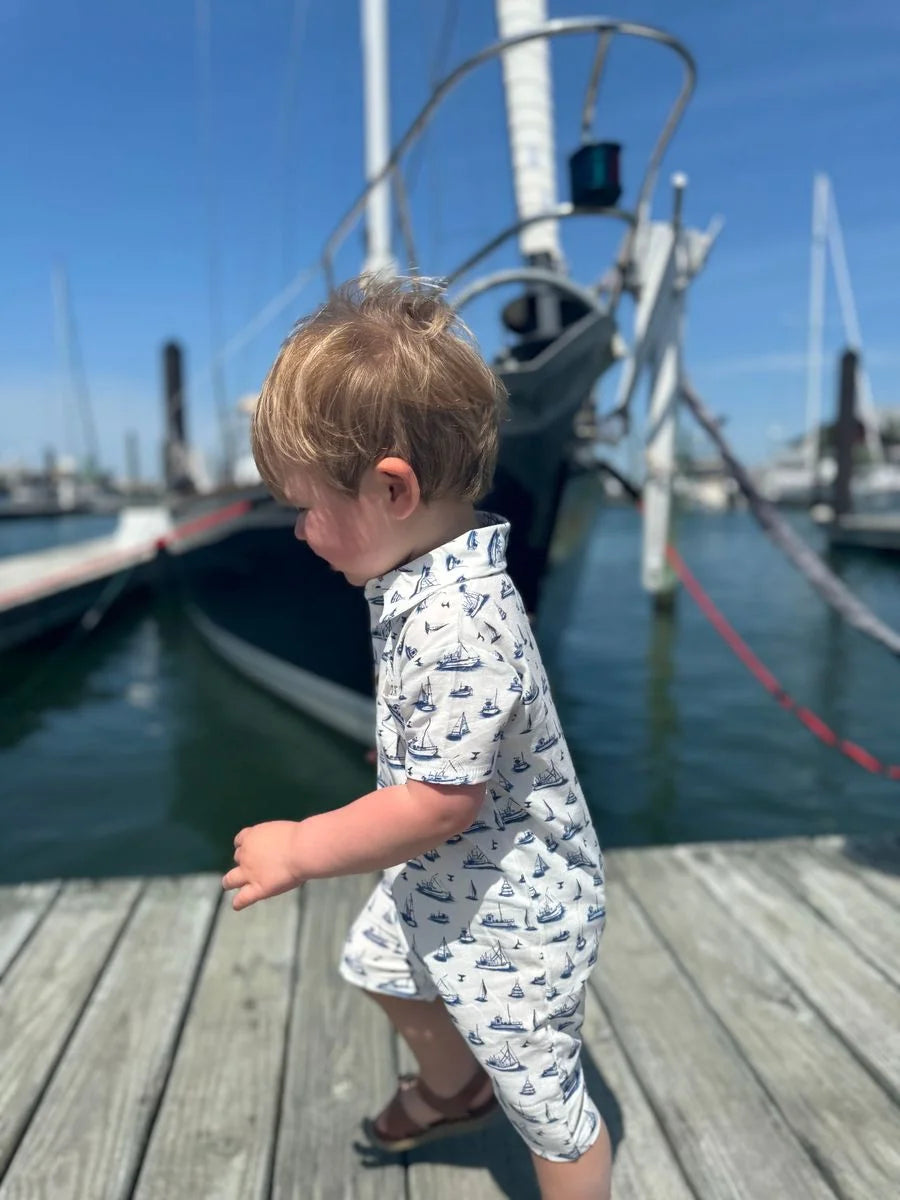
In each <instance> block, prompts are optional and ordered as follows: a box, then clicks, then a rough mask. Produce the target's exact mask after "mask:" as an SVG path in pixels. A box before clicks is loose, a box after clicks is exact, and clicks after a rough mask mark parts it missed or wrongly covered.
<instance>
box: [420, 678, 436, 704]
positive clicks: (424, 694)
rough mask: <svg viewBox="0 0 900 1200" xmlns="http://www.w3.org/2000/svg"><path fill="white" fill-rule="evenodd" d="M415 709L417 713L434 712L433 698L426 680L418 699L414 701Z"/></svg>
mask: <svg viewBox="0 0 900 1200" xmlns="http://www.w3.org/2000/svg"><path fill="white" fill-rule="evenodd" d="M416 708H417V709H418V710H419V712H434V696H433V694H432V691H431V680H430V679H426V680H425V682H424V683H423V684H422V689H421V691H420V692H419V698H418V700H417V701H416Z"/></svg>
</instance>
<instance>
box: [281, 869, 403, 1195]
mask: <svg viewBox="0 0 900 1200" xmlns="http://www.w3.org/2000/svg"><path fill="white" fill-rule="evenodd" d="M373 884H374V876H360V877H356V878H350V879H328V880H315V881H314V882H312V883H308V884H307V885H306V887H305V889H304V897H303V901H304V911H303V918H302V927H301V933H300V953H299V958H298V962H299V966H298V977H297V986H296V990H295V993H294V999H293V1003H292V1010H291V1023H290V1033H289V1037H288V1053H287V1062H286V1066H287V1071H286V1076H285V1086H284V1101H283V1104H282V1108H281V1115H280V1119H279V1124H278V1135H277V1152H276V1156H275V1172H274V1178H273V1188H272V1200H294V1198H295V1197H298V1196H302V1197H303V1198H304V1200H351V1198H352V1200H382V1198H384V1197H392V1196H397V1197H402V1196H403V1194H404V1183H403V1174H404V1170H403V1166H402V1164H401V1163H400V1162H399V1161H386V1162H384V1163H383V1164H382V1165H379V1166H377V1167H372V1168H371V1169H365V1168H362V1167H361V1155H362V1158H363V1159H365V1158H367V1157H371V1156H367V1155H366V1154H365V1153H364V1152H361V1149H360V1143H361V1140H362V1135H361V1130H360V1120H361V1118H362V1117H363V1116H367V1115H371V1114H372V1113H374V1112H376V1111H377V1110H378V1108H379V1107H380V1106H381V1105H382V1104H383V1103H384V1102H385V1100H386V1099H387V1097H388V1096H390V1095H391V1093H392V1091H393V1089H394V1086H395V1082H396V1068H395V1063H394V1053H393V1048H392V1044H391V1043H392V1038H391V1030H390V1026H389V1024H388V1021H387V1018H386V1017H385V1016H384V1014H383V1013H382V1012H380V1011H379V1009H378V1008H377V1006H376V1005H375V1004H374V1003H373V1001H371V1000H369V999H368V998H367V997H366V996H365V995H364V994H362V993H361V992H360V991H359V989H358V988H355V987H353V986H352V985H351V984H348V983H345V982H344V980H343V979H342V978H341V976H340V975H339V974H338V970H337V964H338V960H339V957H340V950H341V946H342V945H343V942H344V938H345V936H346V933H347V930H348V928H349V926H350V923H351V922H352V920H353V919H354V917H355V916H356V914H357V912H358V911H359V909H360V908H361V907H362V905H363V903H364V901H365V900H366V898H367V897H368V895H369V893H370V892H371V890H372V887H373Z"/></svg>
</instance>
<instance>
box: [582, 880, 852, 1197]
mask: <svg viewBox="0 0 900 1200" xmlns="http://www.w3.org/2000/svg"><path fill="white" fill-rule="evenodd" d="M612 874H613V875H614V868H613V870H612ZM614 885H615V879H614V878H613V880H612V886H613V888H614ZM611 895H612V900H611V902H610V906H609V911H610V922H609V927H608V928H607V931H606V933H605V934H604V942H605V945H604V947H603V955H602V963H603V968H602V970H601V971H600V973H599V974H598V975H596V976H595V977H594V979H595V980H596V983H595V984H594V985H593V986H595V987H596V989H597V992H598V993H599V995H600V998H601V1001H602V1003H603V1007H604V1008H605V1010H606V1012H607V1014H608V1015H609V1019H610V1021H611V1022H612V1025H613V1029H614V1030H615V1033H616V1035H617V1037H618V1038H619V1040H620V1041H621V1043H622V1045H623V1047H624V1049H625V1053H626V1055H627V1057H628V1060H629V1063H630V1064H631V1067H632V1069H633V1070H634V1072H635V1074H636V1075H637V1077H638V1078H639V1080H640V1083H641V1087H642V1089H643V1091H644V1092H645V1094H646V1095H647V1096H648V1097H649V1098H650V1100H651V1103H652V1105H653V1109H654V1111H655V1113H656V1115H657V1118H658V1119H659V1121H660V1122H661V1123H662V1125H663V1127H664V1129H665V1130H666V1133H667V1135H668V1138H669V1140H670V1142H671V1144H672V1146H673V1147H674V1150H675V1153H676V1155H677V1157H678V1160H679V1163H680V1166H681V1168H682V1170H683V1172H684V1174H685V1176H686V1177H687V1179H688V1182H689V1184H690V1186H691V1187H693V1189H694V1190H695V1191H696V1193H697V1195H698V1196H703V1197H709V1198H710V1200H712V1198H713V1197H716V1198H718V1197H723V1196H728V1197H729V1198H733V1200H759V1197H760V1196H803V1197H804V1200H817V1198H819V1197H833V1195H834V1193H833V1192H832V1190H831V1188H829V1187H828V1185H827V1184H826V1183H825V1181H824V1179H823V1178H822V1176H821V1175H820V1174H819V1172H818V1170H817V1169H816V1168H815V1166H814V1165H813V1163H812V1162H811V1161H810V1159H809V1158H808V1157H807V1155H806V1153H805V1152H804V1150H803V1148H802V1147H801V1145H800V1143H799V1142H798V1141H797V1139H796V1137H795V1135H794V1134H793V1132H792V1131H791V1130H790V1128H789V1127H788V1125H787V1124H786V1122H785V1121H784V1118H783V1117H782V1116H781V1114H780V1113H779V1112H778V1110H777V1108H776V1106H775V1105H774V1104H773V1102H772V1100H771V1099H770V1098H769V1096H768V1095H766V1093H765V1091H764V1090H763V1089H762V1088H761V1087H760V1085H759V1083H758V1081H757V1080H756V1078H755V1076H754V1074H753V1071H752V1069H751V1067H750V1065H749V1064H748V1063H747V1061H746V1059H745V1058H744V1057H743V1055H742V1054H740V1053H739V1052H738V1051H737V1050H736V1049H735V1046H734V1043H733V1042H732V1040H731V1038H730V1037H729V1035H728V1034H727V1033H726V1032H725V1031H724V1030H723V1029H722V1028H721V1026H720V1024H719V1022H718V1021H717V1020H716V1019H715V1017H714V1016H713V1015H712V1014H711V1012H710V1010H709V1009H708V1008H707V1006H706V1005H705V1004H704V1002H703V1001H702V1000H701V998H700V997H699V995H698V994H697V991H696V989H695V988H694V986H693V984H692V983H691V982H690V980H689V979H688V978H687V977H686V976H685V974H684V972H683V970H682V968H681V966H680V965H679V964H678V963H677V962H676V960H675V959H674V958H673V957H672V955H671V954H670V952H669V950H668V949H667V948H666V947H665V946H664V945H663V944H662V943H661V942H660V940H659V939H658V937H657V936H656V935H655V934H654V933H653V931H652V930H651V928H650V926H649V925H648V923H647V920H646V918H645V917H644V915H643V913H642V912H641V910H640V908H639V907H638V905H637V904H636V903H635V902H634V900H633V899H632V898H631V896H630V895H629V894H628V893H627V891H626V890H625V889H624V888H621V887H619V888H618V889H615V890H614V891H611Z"/></svg>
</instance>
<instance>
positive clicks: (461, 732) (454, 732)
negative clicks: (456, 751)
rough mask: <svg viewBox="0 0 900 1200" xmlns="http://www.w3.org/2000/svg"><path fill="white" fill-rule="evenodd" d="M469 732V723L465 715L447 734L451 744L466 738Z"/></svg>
mask: <svg viewBox="0 0 900 1200" xmlns="http://www.w3.org/2000/svg"><path fill="white" fill-rule="evenodd" d="M468 732H469V722H468V721H467V720H466V714H465V713H463V715H462V716H461V717H460V718H459V720H458V721H456V722H454V724H453V726H452V728H451V730H450V732H449V733H448V734H447V737H448V739H449V740H450V741H451V742H459V741H461V740H462V739H463V738H464V737H465V736H466V734H467V733H468Z"/></svg>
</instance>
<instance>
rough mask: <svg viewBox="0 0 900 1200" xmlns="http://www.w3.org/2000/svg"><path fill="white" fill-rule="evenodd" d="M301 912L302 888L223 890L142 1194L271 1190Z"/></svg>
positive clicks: (223, 1196) (236, 1195)
mask: <svg viewBox="0 0 900 1200" xmlns="http://www.w3.org/2000/svg"><path fill="white" fill-rule="evenodd" d="M216 890H217V891H219V892H220V891H221V887H220V882H219V880H218V879H217V880H216ZM299 913H300V905H299V902H298V897H297V894H296V893H295V892H291V893H287V894H286V895H283V896H278V897H276V898H275V899H273V900H267V901H266V902H265V903H263V904H255V905H253V906H252V907H251V908H248V909H247V910H246V911H244V912H240V913H235V912H234V911H233V910H232V909H231V903H230V898H229V897H224V896H223V897H222V899H221V901H220V905H219V911H218V919H217V921H216V924H215V928H214V931H213V936H212V939H211V943H210V946H209V949H208V951H207V954H206V959H205V961H204V963H203V968H202V972H201V975H200V979H199V982H198V984H197V987H196V991H195V993H194V996H193V998H192V1000H191V1004H190V1007H189V1009H188V1013H187V1019H186V1022H185V1025H184V1029H183V1032H182V1035H181V1041H180V1043H179V1046H178V1051H177V1054H176V1057H175V1063H174V1066H173V1068H172V1073H171V1077H170V1079H169V1082H168V1085H167V1087H166V1091H165V1095H164V1096H163V1101H162V1105H161V1107H160V1110H159V1113H158V1116H157V1120H156V1123H155V1125H154V1127H153V1130H152V1134H151V1136H150V1141H149V1145H148V1147H147V1153H146V1156H145V1158H144V1162H143V1165H142V1167H141V1171H140V1175H139V1178H138V1184H137V1188H136V1189H135V1192H134V1195H135V1198H136V1200H173V1198H174V1197H181V1196H185V1197H187V1196H190V1197H194V1196H196V1197H206V1196H210V1197H212V1196H214V1197H216V1200H262V1198H263V1197H265V1196H267V1195H268V1191H269V1182H270V1175H271V1167H272V1155H273V1150H274V1139H275V1123H276V1114H277V1112H278V1105H279V1101H280V1094H281V1085H282V1062H283V1058H284V1049H285V1036H286V1031H287V1019H288V1012H289V1005H290V995H291V987H292V982H293V980H292V975H293V968H294V959H295V952H296V943H297V925H298V918H299ZM324 1066H325V1064H323V1069H324ZM0 1200H2V1198H0Z"/></svg>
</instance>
